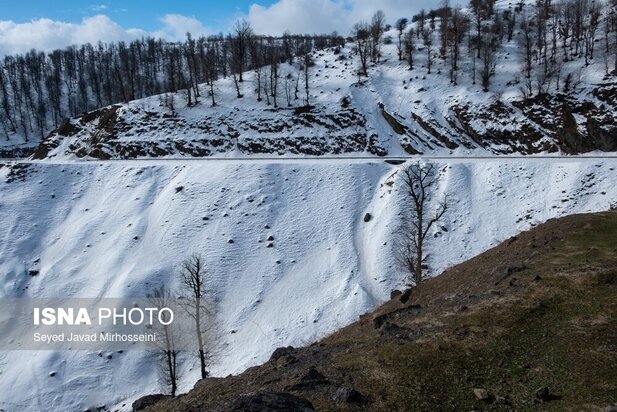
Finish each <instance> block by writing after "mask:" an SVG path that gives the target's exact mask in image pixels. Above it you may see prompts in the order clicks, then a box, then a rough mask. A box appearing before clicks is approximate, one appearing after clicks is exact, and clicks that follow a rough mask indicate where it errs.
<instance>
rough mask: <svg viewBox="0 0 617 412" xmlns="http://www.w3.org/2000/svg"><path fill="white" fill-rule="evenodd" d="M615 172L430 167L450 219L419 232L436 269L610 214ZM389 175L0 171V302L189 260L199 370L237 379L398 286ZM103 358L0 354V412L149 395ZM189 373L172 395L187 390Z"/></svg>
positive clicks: (466, 164)
mask: <svg viewBox="0 0 617 412" xmlns="http://www.w3.org/2000/svg"><path fill="white" fill-rule="evenodd" d="M616 163H617V162H615V161H614V160H611V159H606V160H585V161H583V160H580V161H577V160H574V159H573V160H558V159H554V160H546V159H535V160H534V159H530V160H516V159H510V160H508V159H505V158H501V159H496V160H475V161H473V160H468V161H461V160H452V161H448V162H443V163H440V164H439V165H438V167H439V169H440V170H441V171H442V172H441V175H440V181H439V185H438V187H437V189H436V193H435V194H434V195H433V199H434V200H435V201H437V200H439V199H440V197H441V195H442V194H443V193H446V192H447V193H449V199H450V205H451V208H450V211H449V213H448V214H447V216H446V218H445V220H444V221H443V223H442V224H441V225H440V226H439V227H436V228H435V231H434V233H432V236H431V244H430V246H429V253H430V261H429V263H430V266H431V268H432V270H433V272H434V273H437V272H439V271H440V270H442V269H443V268H445V267H448V266H450V265H452V264H455V263H457V262H460V261H462V260H465V259H467V258H469V257H471V256H473V255H475V254H477V253H479V252H481V251H484V250H486V249H487V248H489V247H490V246H492V245H494V244H495V243H497V242H499V241H501V240H504V239H506V238H508V237H509V236H511V235H513V234H515V233H517V232H518V231H520V230H523V229H525V228H528V227H529V226H530V225H533V224H535V223H538V222H541V221H544V220H546V219H548V218H550V217H555V216H561V215H564V214H570V213H576V212H583V211H596V210H604V209H608V208H610V207H611V206H615V202H616V201H617V185H616V184H615V176H616V174H615V168H616V167H617V164H616ZM396 170H397V166H392V165H388V164H386V163H383V162H379V161H374V162H368V163H363V162H361V161H352V160H351V161H348V162H343V161H320V162H315V161H310V160H305V161H302V160H297V161H279V162H272V161H258V160H253V161H250V162H234V161H215V162H213V161H210V162H208V161H186V162H164V161H160V162H139V161H132V162H118V163H116V162H85V163H71V164H52V163H40V164H19V165H5V166H3V167H2V168H0V236H1V237H0V296H4V297H29V296H31V297H35V296H48V297H50V296H62V297H68V296H75V297H102V296H106V297H126V296H130V297H135V296H144V295H145V294H146V293H148V292H149V291H151V290H152V288H154V287H156V286H158V285H159V284H160V282H163V281H164V282H170V283H173V278H174V268H175V267H176V266H177V264H178V263H179V262H180V261H182V260H183V259H184V258H185V257H186V256H187V255H188V254H190V253H193V252H198V253H201V254H202V255H203V256H204V257H205V259H206V261H207V264H208V268H209V273H210V278H209V279H210V280H209V285H208V286H209V289H210V290H211V291H212V295H213V297H214V298H215V300H216V305H217V326H218V327H217V339H216V341H217V344H216V350H215V355H216V356H215V358H214V359H213V364H212V372H213V374H215V375H226V374H228V373H234V372H239V371H242V370H243V369H244V368H246V367H248V366H250V365H254V364H257V363H260V362H262V361H264V360H266V359H267V358H268V357H269V355H270V353H271V352H272V351H273V350H274V349H275V348H276V347H279V346H284V345H302V344H308V343H310V342H312V341H314V340H315V339H317V338H319V337H322V336H324V335H325V334H328V333H329V332H332V331H333V330H335V329H336V328H338V327H340V326H342V325H345V324H347V323H349V322H352V321H353V320H355V319H357V317H358V316H359V315H361V314H362V313H364V312H366V311H368V310H369V309H371V308H373V307H375V306H376V305H377V304H379V303H380V302H382V301H384V300H385V299H386V298H387V297H388V296H389V293H390V291H391V290H392V289H394V288H400V287H402V286H403V284H404V283H405V279H404V275H403V274H402V273H401V272H400V271H399V270H397V268H396V267H395V266H394V263H393V258H392V249H391V248H392V244H393V239H392V233H393V232H394V231H395V230H396V228H397V227H398V223H399V219H400V215H401V212H402V208H404V207H408V205H406V204H404V203H403V202H402V201H401V199H402V198H401V193H400V192H399V191H398V190H397V184H396V175H395V172H396ZM365 213H370V214H371V215H372V218H371V219H370V221H369V222H364V219H363V217H364V215H365ZM269 236H273V238H274V240H273V242H272V243H273V247H268V241H267V238H268V237H269ZM230 240H233V243H230ZM33 269H34V270H38V271H39V274H38V275H37V276H34V277H31V276H28V271H29V270H33ZM2 338H3V337H2ZM103 355H105V356H99V353H97V352H86V351H75V352H52V351H48V352H45V351H40V352H30V351H22V352H19V351H11V352H3V353H1V354H0V387H1V388H2V391H0V409H4V410H6V411H18V410H41V411H46V410H49V411H52V410H85V409H87V408H92V409H93V408H96V407H100V406H103V405H106V406H107V407H111V406H112V405H116V404H117V405H119V406H121V405H122V404H126V405H130V401H131V400H132V399H134V398H136V397H139V396H141V395H144V394H147V393H153V392H160V391H161V388H160V387H159V384H158V383H157V377H156V368H155V366H154V365H153V362H152V358H151V355H150V354H148V353H145V352H139V351H131V350H127V351H124V352H122V353H113V354H111V355H112V356H111V359H108V358H107V356H106V355H107V354H103ZM190 366H191V365H187V367H186V368H187V370H186V371H185V373H184V375H183V380H182V389H183V390H186V389H188V388H190V387H191V386H192V385H193V384H194V382H195V381H196V379H197V372H198V371H197V370H196V369H195V368H192V369H191V368H190ZM51 371H55V372H56V374H55V376H50V375H49V373H50V372H51Z"/></svg>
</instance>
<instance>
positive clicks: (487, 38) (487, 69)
mask: <svg viewBox="0 0 617 412" xmlns="http://www.w3.org/2000/svg"><path fill="white" fill-rule="evenodd" d="M495 43H496V38H495V37H494V35H492V34H488V33H487V34H484V35H483V36H482V40H481V47H480V48H481V57H482V67H481V68H480V80H481V82H482V83H481V84H482V89H483V90H484V91H485V92H488V88H489V86H490V84H491V77H493V76H494V75H495V66H496V63H497V62H496V50H495V47H496V45H495Z"/></svg>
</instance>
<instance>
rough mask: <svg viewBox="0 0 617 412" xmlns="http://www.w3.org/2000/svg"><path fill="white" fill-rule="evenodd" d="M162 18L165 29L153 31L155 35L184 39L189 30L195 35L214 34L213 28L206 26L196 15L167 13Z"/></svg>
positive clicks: (169, 38) (168, 38)
mask: <svg viewBox="0 0 617 412" xmlns="http://www.w3.org/2000/svg"><path fill="white" fill-rule="evenodd" d="M160 20H161V22H162V23H163V24H164V25H165V26H164V27H163V29H161V30H159V31H156V32H154V33H152V35H154V36H155V37H162V38H164V39H167V40H184V39H186V33H187V32H188V33H191V34H192V35H193V37H199V36H205V35H208V34H212V30H210V29H208V28H207V27H204V25H203V24H202V23H201V22H200V21H199V20H197V19H196V18H195V17H189V16H183V15H181V14H167V15H165V17H163V18H162V19H160Z"/></svg>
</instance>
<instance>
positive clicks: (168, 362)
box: [148, 286, 180, 396]
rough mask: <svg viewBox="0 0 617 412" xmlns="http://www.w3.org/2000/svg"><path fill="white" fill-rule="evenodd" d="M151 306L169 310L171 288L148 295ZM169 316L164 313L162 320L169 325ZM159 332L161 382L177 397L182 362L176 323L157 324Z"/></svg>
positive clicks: (159, 289)
mask: <svg viewBox="0 0 617 412" xmlns="http://www.w3.org/2000/svg"><path fill="white" fill-rule="evenodd" d="M148 300H149V302H150V304H151V305H152V306H153V307H155V308H157V309H159V310H160V309H162V308H168V307H169V306H170V303H171V300H172V294H171V291H170V290H169V288H167V287H165V286H161V287H160V288H158V289H156V290H155V291H154V293H152V294H151V295H148ZM168 316H169V315H168V314H167V313H166V312H162V320H163V322H164V323H168V322H170V321H171V319H169V318H167V317H168ZM156 328H157V329H158V330H157V332H160V334H161V337H162V338H163V339H162V340H161V341H160V342H158V345H160V350H159V351H158V353H157V355H158V356H159V358H160V362H161V381H162V382H163V384H164V385H165V386H167V387H169V391H170V393H171V396H176V392H177V390H178V382H179V380H180V360H179V356H178V355H179V350H178V346H177V332H176V330H175V327H174V323H173V322H171V323H169V324H168V325H164V324H159V323H157V324H156Z"/></svg>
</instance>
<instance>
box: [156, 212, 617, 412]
mask: <svg viewBox="0 0 617 412" xmlns="http://www.w3.org/2000/svg"><path fill="white" fill-rule="evenodd" d="M615 239H617V212H615V211H612V212H607V213H600V214H595V215H577V216H569V217H566V218H562V219H559V220H551V221H549V222H547V223H546V224H543V225H541V226H539V227H537V228H535V229H533V230H531V231H528V232H525V233H522V234H519V235H517V236H515V237H512V238H510V239H509V240H507V241H506V242H504V243H502V244H501V245H500V246H498V247H496V248H494V249H491V250H490V251H488V252H486V253H483V254H482V255H480V256H478V257H476V258H474V259H471V260H469V261H467V262H465V263H463V264H460V265H458V266H455V267H453V268H451V269H449V270H447V271H446V272H444V273H443V274H442V275H440V276H438V277H436V278H433V279H430V280H429V281H427V282H426V283H424V284H422V285H421V286H420V287H418V288H415V289H413V291H411V294H410V296H408V295H407V294H405V295H404V296H405V298H403V296H396V297H394V299H392V300H391V301H390V302H388V303H386V304H385V305H384V306H382V307H381V308H379V309H378V310H377V311H375V312H373V313H371V314H367V315H365V316H362V317H361V318H360V320H359V321H358V322H356V323H355V324H353V325H351V326H349V327H347V328H345V329H343V330H341V331H339V332H337V333H335V334H333V335H332V336H330V337H328V338H326V339H324V340H322V341H320V342H319V343H317V344H315V345H311V346H310V347H307V348H299V349H293V348H281V349H279V350H277V351H276V352H275V353H274V354H273V355H272V357H271V359H270V361H269V362H267V363H266V364H264V365H262V366H260V367H256V368H251V369H249V370H247V371H246V372H245V373H243V374H241V375H239V376H234V377H228V378H225V379H206V380H202V381H200V382H199V383H198V384H197V385H196V386H195V388H194V389H193V390H192V391H191V392H189V393H188V394H187V395H184V396H180V397H178V398H176V399H170V400H163V401H161V402H160V403H158V404H156V405H155V406H154V407H152V408H150V409H148V410H151V411H174V412H179V411H193V410H233V411H241V410H243V411H246V410H266V409H267V408H268V407H273V409H268V410H297V411H300V410H303V411H309V410H313V409H312V407H315V408H316V409H318V410H436V409H447V410H475V409H477V408H481V409H492V410H511V409H517V410H518V409H524V410H526V409H538V408H541V409H543V410H603V408H604V407H606V406H607V405H610V404H613V403H616V402H617V398H616V397H615V396H616V395H615V393H616V390H617V377H616V376H615V373H614V365H615V364H616V363H617V270H616V267H617V242H616V241H615ZM309 402H310V403H309ZM606 410H608V409H606ZM611 410H612V409H611Z"/></svg>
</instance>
